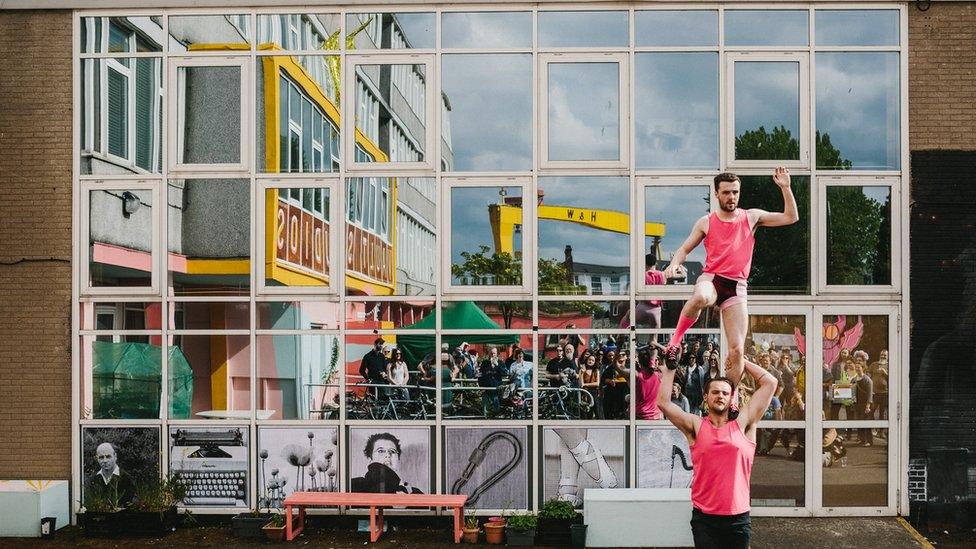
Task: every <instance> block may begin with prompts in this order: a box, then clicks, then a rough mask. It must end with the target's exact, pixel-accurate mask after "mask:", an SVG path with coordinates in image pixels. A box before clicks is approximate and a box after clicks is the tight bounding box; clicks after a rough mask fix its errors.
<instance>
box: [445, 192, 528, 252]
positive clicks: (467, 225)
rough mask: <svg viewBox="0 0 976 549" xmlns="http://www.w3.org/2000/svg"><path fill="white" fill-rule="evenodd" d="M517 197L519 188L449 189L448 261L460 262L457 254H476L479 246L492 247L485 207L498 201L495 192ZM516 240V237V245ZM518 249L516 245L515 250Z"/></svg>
mask: <svg viewBox="0 0 976 549" xmlns="http://www.w3.org/2000/svg"><path fill="white" fill-rule="evenodd" d="M500 189H504V190H505V192H506V193H507V195H508V196H509V197H515V196H521V195H522V188H521V187H455V188H454V189H452V190H451V262H452V263H460V262H461V252H476V251H478V247H479V246H488V249H489V252H492V251H494V248H495V245H494V240H493V239H492V235H491V224H490V223H489V222H488V205H489V204H498V203H499V202H501V196H499V194H498V191H499V190H500ZM518 242H519V240H518V239H517V238H516V243H518ZM519 248H520V246H519V245H518V244H516V246H515V249H516V250H517V249H519Z"/></svg>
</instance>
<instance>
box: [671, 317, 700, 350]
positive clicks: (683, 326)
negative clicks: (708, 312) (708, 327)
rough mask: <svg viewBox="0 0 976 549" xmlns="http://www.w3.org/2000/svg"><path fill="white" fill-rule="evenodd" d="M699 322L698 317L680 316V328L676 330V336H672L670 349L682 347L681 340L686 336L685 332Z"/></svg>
mask: <svg viewBox="0 0 976 549" xmlns="http://www.w3.org/2000/svg"><path fill="white" fill-rule="evenodd" d="M697 321H698V315H695V316H690V317H689V316H685V315H679V316H678V327H677V328H675V329H674V334H673V335H672V336H671V340H670V341H668V347H678V346H680V345H681V338H683V337H684V336H685V332H687V331H688V328H691V327H692V326H694V325H695V322H697Z"/></svg>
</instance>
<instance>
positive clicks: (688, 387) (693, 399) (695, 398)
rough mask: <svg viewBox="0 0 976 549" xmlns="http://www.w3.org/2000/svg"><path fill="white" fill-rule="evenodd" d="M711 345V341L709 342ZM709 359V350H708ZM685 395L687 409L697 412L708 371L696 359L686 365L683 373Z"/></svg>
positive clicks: (702, 396)
mask: <svg viewBox="0 0 976 549" xmlns="http://www.w3.org/2000/svg"><path fill="white" fill-rule="evenodd" d="M709 345H711V343H709ZM708 356H709V360H711V352H709V355H708ZM715 366H716V369H717V367H718V358H716V359H715ZM685 379H686V381H685V386H684V388H685V389H684V390H685V396H686V397H687V398H688V406H689V410H691V411H692V413H697V411H698V409H699V408H701V403H702V399H703V398H704V393H705V382H706V381H707V380H708V372H707V371H706V370H705V367H704V366H703V365H702V364H700V363H698V361H697V360H696V361H695V362H694V364H690V365H689V366H688V372H687V373H686V374H685Z"/></svg>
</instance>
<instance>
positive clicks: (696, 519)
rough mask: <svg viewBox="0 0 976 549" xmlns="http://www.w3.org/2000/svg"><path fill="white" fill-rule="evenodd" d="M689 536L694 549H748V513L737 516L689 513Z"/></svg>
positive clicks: (697, 511) (750, 523)
mask: <svg viewBox="0 0 976 549" xmlns="http://www.w3.org/2000/svg"><path fill="white" fill-rule="evenodd" d="M691 534H692V535H693V536H694V537H695V548H696V549H748V548H749V537H750V536H751V534H752V519H751V518H750V517H749V511H746V512H745V513H740V514H738V515H709V514H706V513H702V512H701V511H699V510H698V509H697V508H695V509H692V511H691Z"/></svg>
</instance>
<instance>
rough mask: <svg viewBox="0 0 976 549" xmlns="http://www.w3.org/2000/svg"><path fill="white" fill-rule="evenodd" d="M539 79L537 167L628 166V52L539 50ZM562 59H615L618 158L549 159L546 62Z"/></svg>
mask: <svg viewBox="0 0 976 549" xmlns="http://www.w3.org/2000/svg"><path fill="white" fill-rule="evenodd" d="M538 63H539V65H538V68H537V74H538V81H537V84H536V94H537V95H538V100H537V104H538V111H537V112H538V118H537V120H536V124H537V126H538V130H537V132H538V133H537V135H538V142H537V144H536V146H537V147H538V149H539V153H538V157H539V167H540V168H541V169H543V170H545V169H567V168H569V169H573V168H621V169H623V168H628V167H629V166H630V154H631V146H630V133H631V130H630V126H631V112H630V54H628V53H570V52H567V53H539V54H538ZM561 63H616V64H617V66H618V71H617V75H618V80H617V101H618V103H617V105H618V117H619V119H618V121H617V127H618V131H619V135H618V140H617V143H618V148H619V149H618V152H619V157H618V159H617V160H550V159H549V65H551V64H561Z"/></svg>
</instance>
